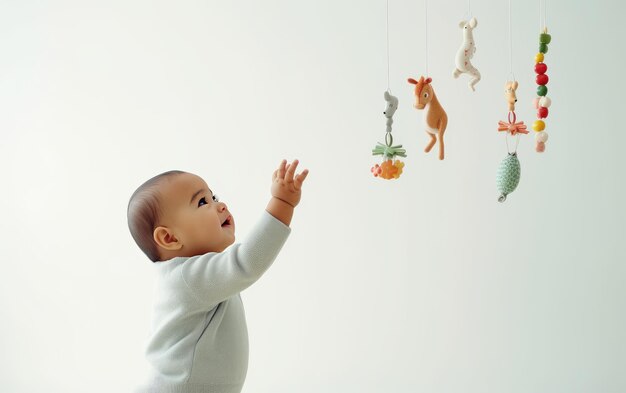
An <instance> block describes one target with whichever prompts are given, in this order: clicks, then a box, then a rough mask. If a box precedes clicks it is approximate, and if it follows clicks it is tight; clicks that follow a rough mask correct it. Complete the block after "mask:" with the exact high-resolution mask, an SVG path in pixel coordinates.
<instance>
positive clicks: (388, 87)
mask: <svg viewBox="0 0 626 393" xmlns="http://www.w3.org/2000/svg"><path fill="white" fill-rule="evenodd" d="M387 91H388V92H389V94H391V87H390V84H389V0H387Z"/></svg>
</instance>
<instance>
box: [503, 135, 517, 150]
mask: <svg viewBox="0 0 626 393" xmlns="http://www.w3.org/2000/svg"><path fill="white" fill-rule="evenodd" d="M519 135H520V134H519V132H518V133H517V135H516V136H515V150H513V153H517V146H518V145H519ZM504 140H505V141H506V151H507V153H511V149H510V148H509V133H508V132H507V133H506V135H505V136H504Z"/></svg>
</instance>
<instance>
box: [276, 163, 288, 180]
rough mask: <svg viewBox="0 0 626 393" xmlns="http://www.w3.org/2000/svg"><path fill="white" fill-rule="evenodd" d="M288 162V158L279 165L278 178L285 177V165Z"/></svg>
mask: <svg viewBox="0 0 626 393" xmlns="http://www.w3.org/2000/svg"><path fill="white" fill-rule="evenodd" d="M286 164H287V160H282V161H281V162H280V165H279V166H278V178H279V179H282V178H283V177H285V165H286Z"/></svg>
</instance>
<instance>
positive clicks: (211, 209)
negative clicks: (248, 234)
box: [127, 171, 235, 262]
mask: <svg viewBox="0 0 626 393" xmlns="http://www.w3.org/2000/svg"><path fill="white" fill-rule="evenodd" d="M127 216H128V228H129V229H130V233H131V235H132V236H133V239H135V242H136V243H137V245H138V246H139V248H140V249H141V250H142V251H143V252H144V253H145V254H146V255H147V256H148V258H150V260H151V261H152V262H159V261H166V260H168V259H171V258H174V257H191V256H194V255H202V254H206V253H208V252H222V251H224V249H226V247H228V246H230V245H231V244H233V243H234V241H235V221H234V220H233V217H232V216H231V214H230V212H229V211H228V208H227V207H226V204H224V203H223V202H219V201H218V199H217V196H215V195H213V192H212V191H211V189H210V188H209V187H208V186H207V184H206V182H205V181H204V180H202V178H200V177H198V176H196V175H194V174H191V173H187V172H182V171H169V172H165V173H162V174H160V175H157V176H155V177H153V178H152V179H150V180H148V181H146V182H145V183H143V184H142V185H141V186H139V188H137V190H135V192H134V193H133V195H132V196H131V197H130V201H129V203H128V211H127Z"/></svg>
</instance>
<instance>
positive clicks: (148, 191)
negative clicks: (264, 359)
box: [128, 160, 308, 393]
mask: <svg viewBox="0 0 626 393" xmlns="http://www.w3.org/2000/svg"><path fill="white" fill-rule="evenodd" d="M297 166H298V160H294V161H293V162H292V163H291V164H287V161H286V160H283V161H282V162H281V163H280V165H279V167H278V169H276V171H274V174H273V176H272V186H271V194H272V198H271V199H270V201H269V203H268V204H267V207H266V208H265V211H264V212H263V215H262V216H261V218H260V220H259V221H258V222H257V223H256V225H255V226H254V227H253V229H252V230H251V231H250V233H249V235H248V237H247V238H246V239H245V240H244V241H243V242H241V243H236V244H234V245H233V243H234V242H235V220H234V219H233V216H232V214H231V212H230V211H229V210H228V208H227V207H226V204H225V203H224V202H220V201H219V200H218V198H217V196H216V195H215V194H213V191H211V189H210V188H209V187H208V186H207V184H206V183H205V182H204V180H202V179H201V178H200V177H198V176H196V175H193V174H191V173H186V172H181V171H170V172H165V173H162V174H160V175H158V176H155V177H153V178H152V179H150V180H148V181H147V182H145V183H144V184H142V185H141V186H140V187H139V188H138V189H137V190H136V191H135V192H134V193H133V195H132V196H131V198H130V202H129V204H128V226H129V229H130V232H131V234H132V236H133V238H134V239H135V242H137V245H138V246H139V248H141V250H142V251H143V252H144V253H145V254H146V255H147V256H148V258H150V259H151V260H152V262H155V263H154V270H155V271H156V273H157V277H158V280H157V290H156V304H155V308H154V313H153V321H152V334H151V337H150V340H149V343H148V346H147V349H146V356H147V358H148V361H149V362H150V363H151V365H152V368H153V371H152V376H151V377H150V380H149V381H148V382H147V383H146V384H145V386H143V387H141V388H140V389H139V390H137V392H151V393H156V392H167V393H175V392H186V393H192V392H193V393H200V392H207V393H209V392H210V393H239V392H241V389H242V387H243V383H244V380H245V378H246V372H247V369H248V331H247V327H246V318H245V314H244V308H243V304H242V302H241V296H240V292H241V291H243V290H244V289H246V288H248V287H249V286H250V285H252V284H253V283H254V282H255V281H256V280H258V279H259V278H260V277H261V275H263V273H264V272H265V271H266V270H267V269H268V268H269V267H270V265H271V264H272V262H273V261H274V259H275V258H276V256H277V255H278V252H279V251H280V249H281V248H282V246H283V244H284V243H285V241H286V240H287V237H288V236H289V233H290V232H291V228H289V224H290V222H291V218H292V216H293V211H294V208H295V207H296V206H297V205H298V203H299V202H300V195H301V188H302V183H303V182H304V179H306V177H307V174H308V170H306V169H305V170H304V171H302V172H301V173H300V174H298V175H296V174H295V172H296V168H297ZM231 245H232V247H229V246H231Z"/></svg>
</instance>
